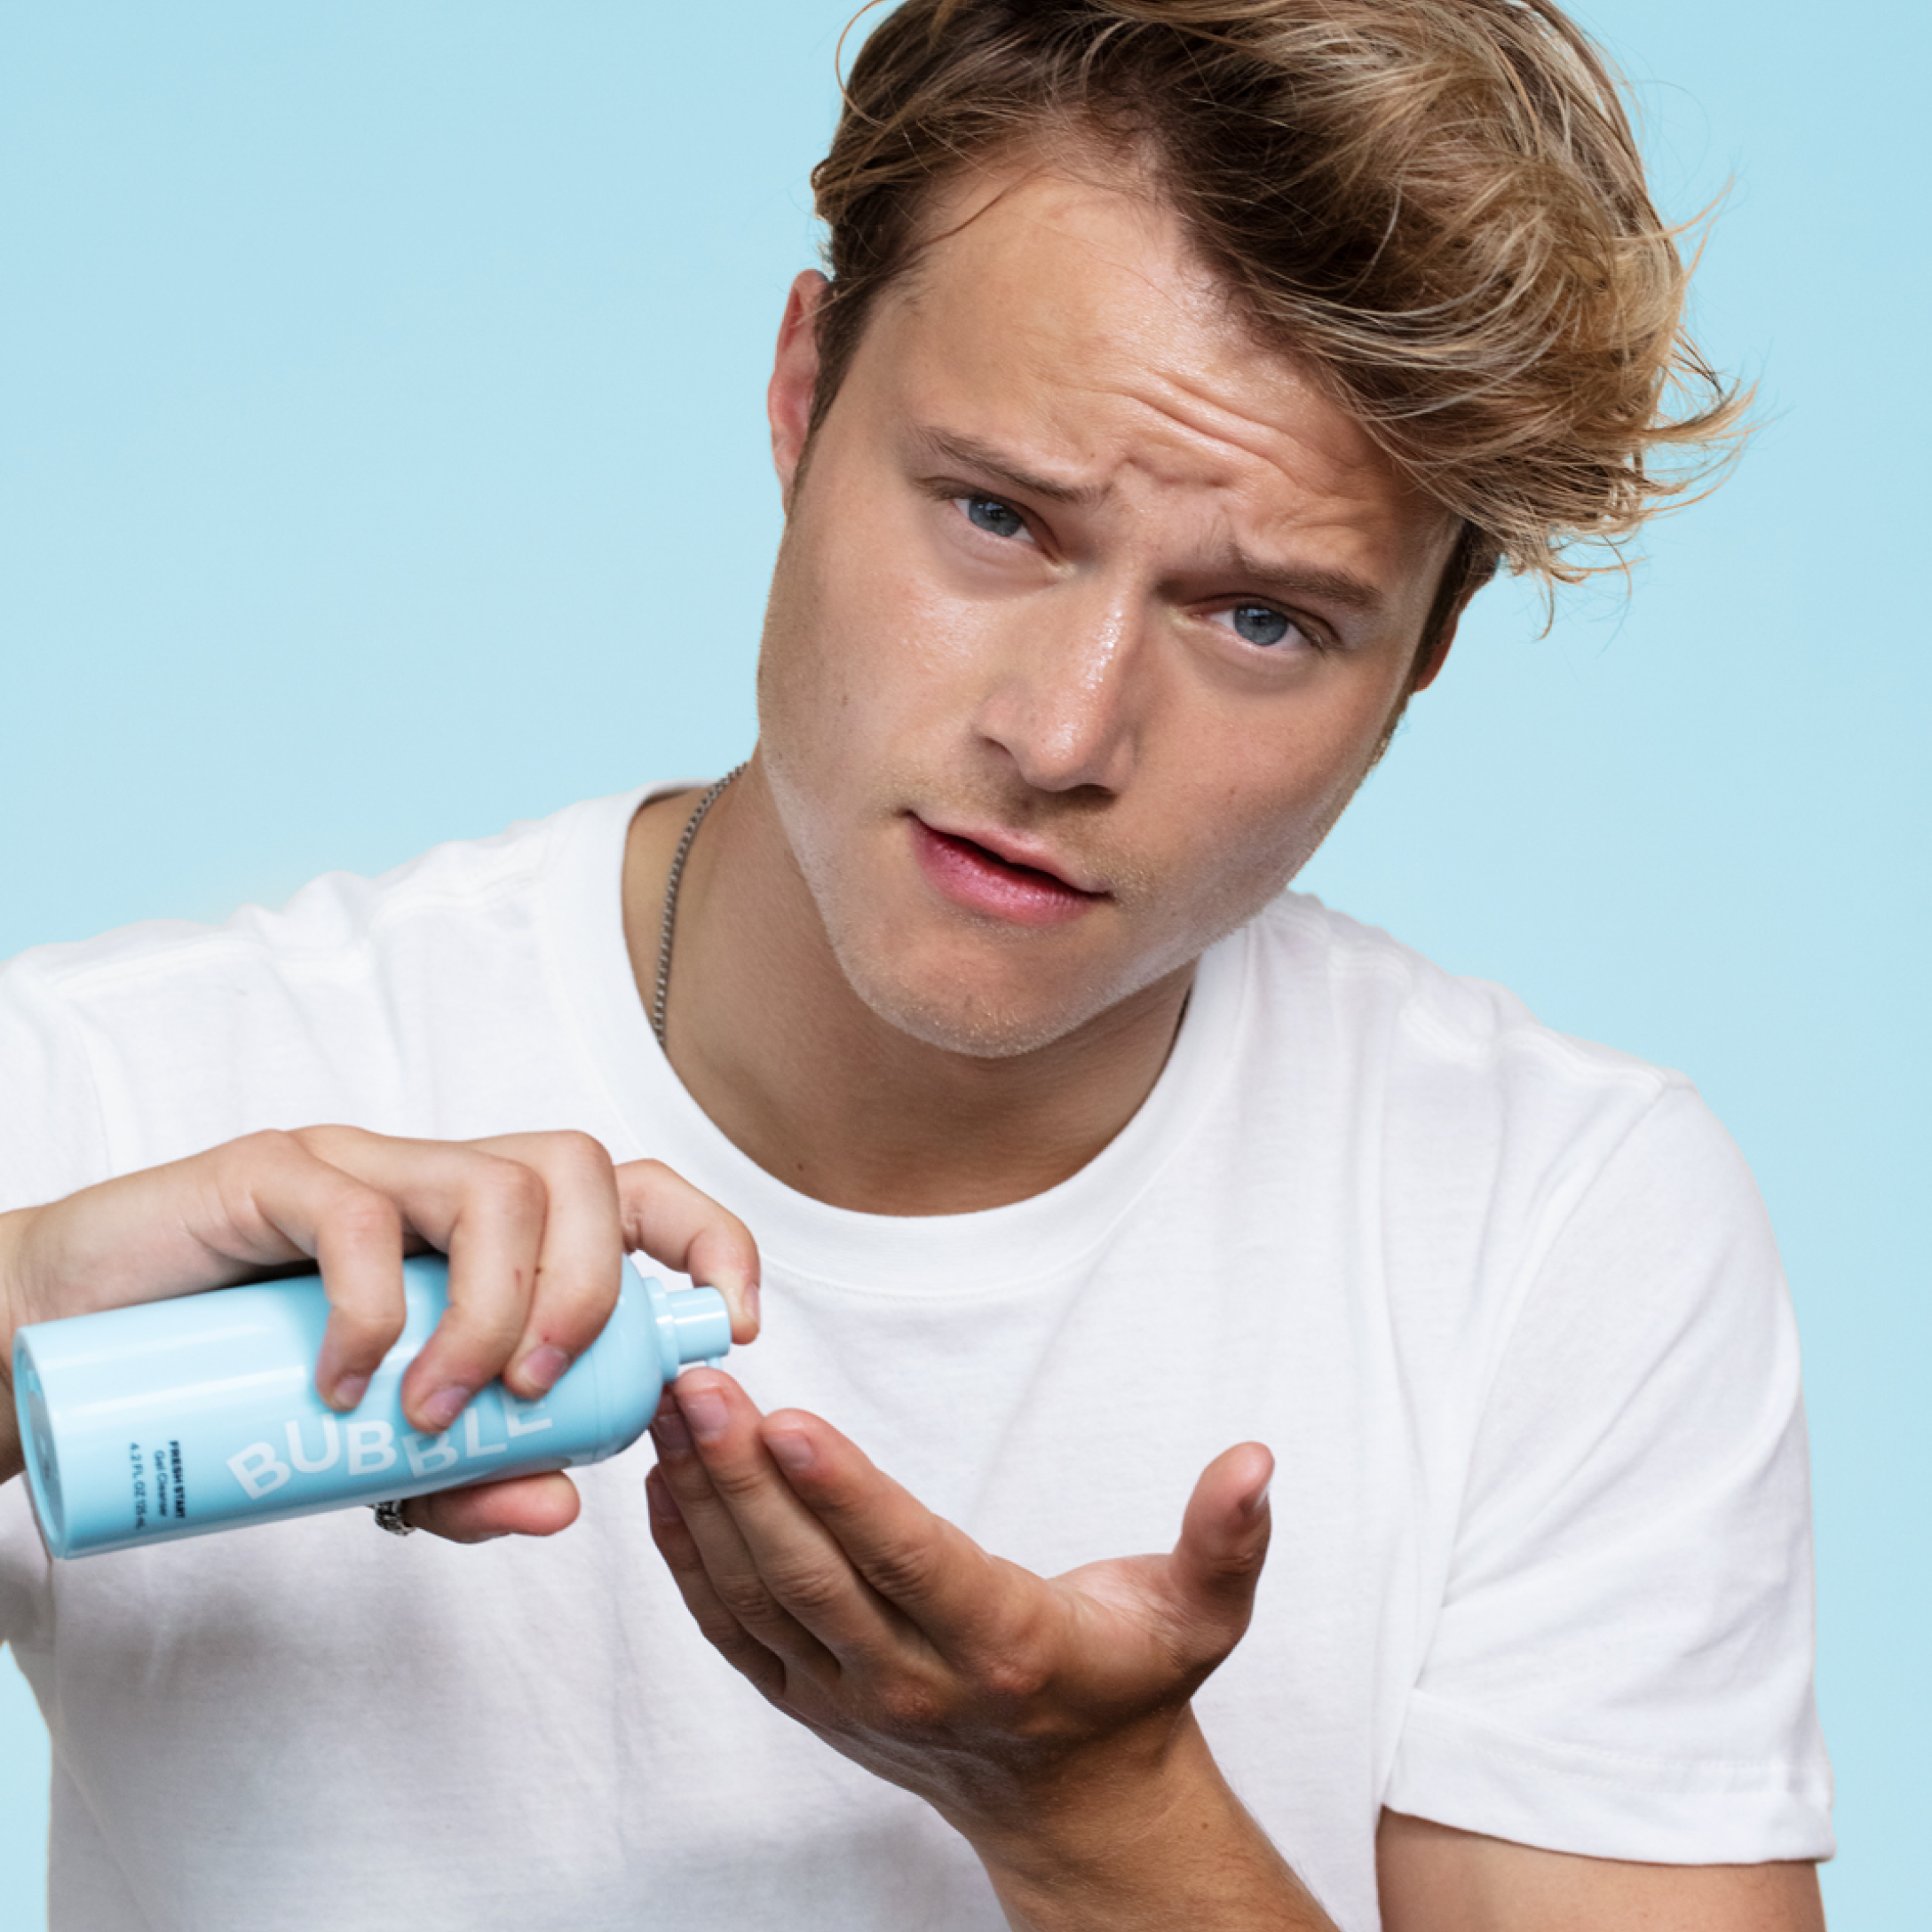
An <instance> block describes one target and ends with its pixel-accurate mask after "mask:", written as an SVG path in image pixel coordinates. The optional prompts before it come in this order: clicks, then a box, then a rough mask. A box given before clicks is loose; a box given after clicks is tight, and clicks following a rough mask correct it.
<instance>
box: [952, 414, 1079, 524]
mask: <svg viewBox="0 0 1932 1932" xmlns="http://www.w3.org/2000/svg"><path fill="white" fill-rule="evenodd" d="M914 433H915V435H916V436H917V438H918V439H919V442H920V445H921V447H922V448H924V449H926V450H928V451H930V453H931V454H932V455H935V456H938V457H941V458H943V459H944V460H945V461H946V462H948V463H961V464H963V465H964V466H965V467H966V468H967V469H969V470H977V471H979V473H980V474H981V475H982V476H987V477H991V478H992V479H993V480H994V482H996V483H1004V484H1006V485H1008V486H1009V487H1010V488H1013V489H1016V490H1021V491H1024V492H1025V494H1026V495H1029V496H1038V497H1041V498H1043V499H1044V500H1045V501H1046V502H1048V503H1071V504H1073V507H1074V508H1075V509H1077V510H1091V509H1092V508H1093V507H1094V505H1095V504H1096V503H1099V502H1100V500H1101V499H1102V497H1104V496H1105V495H1106V494H1107V492H1106V487H1105V485H1104V484H1099V483H1057V482H1055V481H1054V479H1052V478H1051V477H1049V476H1040V475H1037V474H1035V473H1034V472H1033V471H1031V470H1022V469H1021V468H1020V467H1019V466H1018V465H1017V463H1013V462H1012V461H1011V460H1010V458H1009V457H1007V456H1005V455H1002V454H1001V452H1000V451H999V450H997V449H995V448H994V447H993V445H992V444H991V443H983V442H981V441H980V440H979V439H978V437H977V436H962V435H957V434H955V433H954V432H952V431H950V430H933V429H922V430H917V431H915V432H914Z"/></svg>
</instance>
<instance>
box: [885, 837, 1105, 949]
mask: <svg viewBox="0 0 1932 1932" xmlns="http://www.w3.org/2000/svg"><path fill="white" fill-rule="evenodd" d="M912 827H913V850H914V851H915V852H916V853H917V855H918V858H919V869H920V870H921V871H922V873H924V874H925V875H926V879H927V883H929V884H930V885H931V886H932V888H933V890H934V891H937V892H938V893H940V894H941V895H942V896H944V897H945V898H946V899H951V900H952V901H953V903H954V905H955V906H963V907H965V908H966V909H967V910H968V911H969V912H975V913H983V914H986V915H987V916H988V917H990V918H994V919H1003V920H1005V921H1006V922H1008V923H1009V924H1010V925H1016V926H1058V925H1065V923H1066V922H1067V921H1068V920H1070V919H1078V918H1079V917H1080V915H1081V914H1082V913H1084V912H1086V911H1087V910H1088V909H1089V907H1094V906H1097V905H1099V904H1100V903H1101V901H1102V900H1103V899H1105V897H1106V895H1105V893H1102V892H1081V891H1076V890H1075V889H1074V888H1073V886H1071V885H1068V884H1066V883H1065V882H1064V881H1062V880H1059V879H1056V878H1054V877H1052V876H1051V875H1049V874H1047V873H1044V872H1035V871H1033V869H1032V868H1031V867H1027V866H1010V865H1008V864H1007V863H1006V862H1005V860H1004V859H995V858H994V856H993V854H992V853H991V852H989V851H986V848H985V847H984V846H982V845H975V844H974V843H972V842H971V840H970V839H963V838H952V837H950V836H948V835H946V833H944V832H935V831H934V830H933V829H932V827H930V825H928V824H926V822H925V821H924V820H922V819H916V818H915V819H914V820H913V821H912Z"/></svg>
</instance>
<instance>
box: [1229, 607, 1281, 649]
mask: <svg viewBox="0 0 1932 1932" xmlns="http://www.w3.org/2000/svg"><path fill="white" fill-rule="evenodd" d="M1228 619H1229V622H1231V624H1232V625H1233V626H1234V629H1235V632H1236V634H1237V635H1238V636H1239V637H1244V638H1246V639H1247V642H1248V643H1249V644H1259V645H1271V644H1279V643H1280V642H1281V640H1282V639H1283V638H1284V637H1287V634H1288V633H1289V631H1291V630H1293V629H1295V623H1294V621H1293V620H1292V619H1291V618H1289V617H1287V616H1285V615H1284V614H1282V613H1281V612H1279V611H1278V610H1271V609H1270V608H1269V606H1267V605H1265V604H1237V605H1236V606H1235V607H1234V608H1233V609H1232V610H1231V611H1230V612H1229V613H1228Z"/></svg>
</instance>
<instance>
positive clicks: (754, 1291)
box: [745, 1281, 764, 1324]
mask: <svg viewBox="0 0 1932 1932" xmlns="http://www.w3.org/2000/svg"><path fill="white" fill-rule="evenodd" d="M745 1312H746V1314H748V1316H750V1318H751V1319H752V1321H753V1323H754V1324H756V1323H758V1322H760V1321H762V1320H764V1312H763V1303H762V1302H761V1300H760V1298H759V1295H758V1284H757V1283H756V1281H748V1282H746V1284H745Z"/></svg>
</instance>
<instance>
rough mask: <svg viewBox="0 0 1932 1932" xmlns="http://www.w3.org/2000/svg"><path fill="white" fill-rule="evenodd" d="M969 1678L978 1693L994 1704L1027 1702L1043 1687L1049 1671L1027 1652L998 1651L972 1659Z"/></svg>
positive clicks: (1046, 1681) (1049, 1678) (1036, 1696)
mask: <svg viewBox="0 0 1932 1932" xmlns="http://www.w3.org/2000/svg"><path fill="white" fill-rule="evenodd" d="M973 1679H974V1682H975V1683H976V1684H977V1686H978V1689H979V1690H980V1692H981V1693H982V1694H983V1695H984V1696H985V1697H986V1698H987V1699H989V1700H990V1701H991V1702H993V1703H994V1704H1000V1705H1020V1704H1031V1703H1032V1702H1033V1701H1034V1699H1035V1698H1038V1697H1039V1696H1040V1694H1041V1691H1043V1690H1045V1689H1046V1688H1047V1685H1048V1684H1049V1682H1050V1681H1051V1679H1052V1672H1051V1671H1050V1670H1049V1668H1048V1667H1047V1666H1046V1665H1045V1664H1044V1663H1043V1662H1042V1661H1041V1659H1039V1658H1038V1657H1037V1656H1034V1655H1033V1654H1031V1653H1029V1652H1025V1651H1008V1650H1000V1651H987V1652H985V1653H983V1654H982V1655H980V1656H979V1657H978V1658H977V1659H975V1660H974V1665H973Z"/></svg>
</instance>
